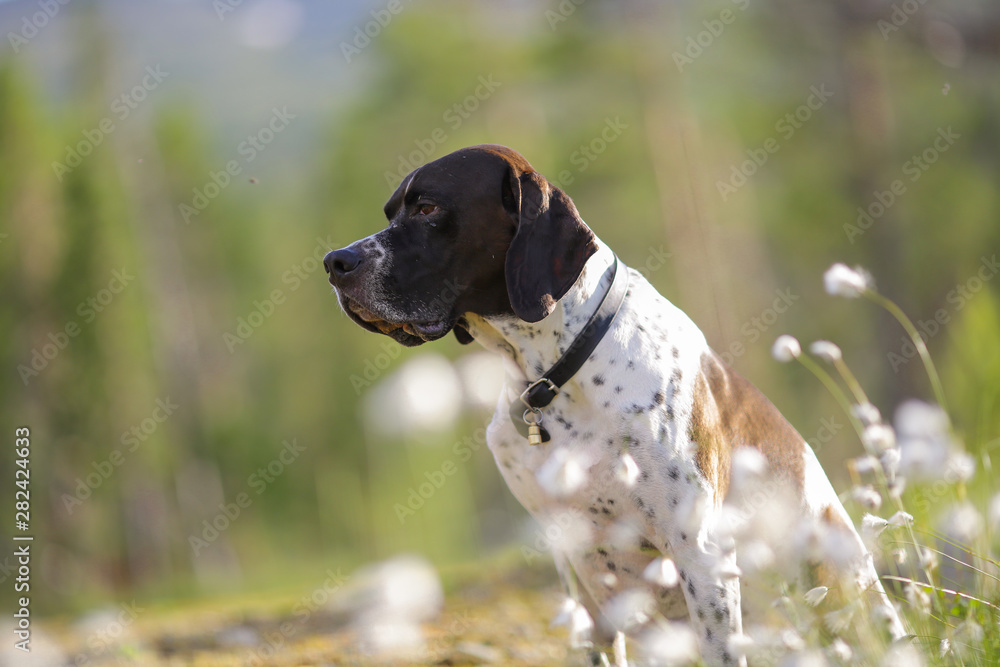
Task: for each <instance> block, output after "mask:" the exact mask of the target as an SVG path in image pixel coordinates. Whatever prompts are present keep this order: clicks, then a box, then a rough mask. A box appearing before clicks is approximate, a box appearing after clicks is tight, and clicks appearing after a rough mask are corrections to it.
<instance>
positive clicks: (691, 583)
mask: <svg viewBox="0 0 1000 667" xmlns="http://www.w3.org/2000/svg"><path fill="white" fill-rule="evenodd" d="M688 593H690V594H691V595H695V592H694V579H692V580H691V581H689V582H688Z"/></svg>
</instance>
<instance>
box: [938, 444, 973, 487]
mask: <svg viewBox="0 0 1000 667" xmlns="http://www.w3.org/2000/svg"><path fill="white" fill-rule="evenodd" d="M974 474H976V460H975V459H974V458H972V457H971V456H970V455H968V454H966V453H965V452H952V454H951V456H949V457H948V463H947V464H946V465H945V470H944V479H945V481H947V482H951V483H955V482H967V481H969V480H970V479H972V476H973V475H974Z"/></svg>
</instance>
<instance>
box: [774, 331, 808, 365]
mask: <svg viewBox="0 0 1000 667" xmlns="http://www.w3.org/2000/svg"><path fill="white" fill-rule="evenodd" d="M800 354H802V346H801V345H799V341H798V340H797V339H796V338H795V337H794V336H789V335H788V334H782V335H780V336H778V338H777V339H776V340H775V341H774V347H772V348H771V356H772V357H774V358H775V359H777V360H778V361H780V362H782V363H786V362H789V361H791V360H792V359H798V357H799V355H800Z"/></svg>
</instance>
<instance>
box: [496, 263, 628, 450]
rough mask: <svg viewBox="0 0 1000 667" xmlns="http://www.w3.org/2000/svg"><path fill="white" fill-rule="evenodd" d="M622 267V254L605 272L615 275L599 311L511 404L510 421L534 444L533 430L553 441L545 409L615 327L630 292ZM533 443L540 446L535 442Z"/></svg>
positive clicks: (626, 275) (626, 271)
mask: <svg viewBox="0 0 1000 667" xmlns="http://www.w3.org/2000/svg"><path fill="white" fill-rule="evenodd" d="M620 264H621V262H619V261H618V255H615V261H614V263H612V264H611V266H610V267H608V269H607V270H606V271H605V275H607V274H608V273H610V274H611V284H610V285H609V286H608V291H607V292H605V293H604V296H603V297H601V302H600V303H599V304H598V305H597V310H596V311H594V314H593V315H591V316H590V320H588V321H587V324H586V326H584V327H583V330H582V331H581V332H580V334H579V335H578V336H577V337H576V339H575V340H574V341H573V342H572V343H571V344H570V346H569V347H568V348H566V351H565V352H563V355H562V356H561V357H559V361H557V362H556V363H555V364H553V365H552V367H551V368H549V370H548V371H547V372H546V373H544V374H543V375H542V377H540V378H539V379H537V380H535V381H534V382H530V383H528V384H527V387H526V388H525V389H524V391H523V392H521V396H520V397H519V398H518V399H517V400H514V401H512V402H511V406H510V419H511V421H512V422H513V423H514V426H515V427H516V428H517V430H518V432H519V433H520V434H521V435H523V436H524V437H525V438H529V441H531V438H530V437H529V436H530V434H531V430H532V427H537V431H538V434H540V436H541V442H548V441H549V440H550V439H551V437H550V436H549V432H548V431H547V430H545V428H544V427H542V425H541V424H542V410H541V409H542V408H544V407H546V406H547V405H548V404H549V403H551V402H552V401H553V400H554V399H555V397H556V396H557V395H558V394H559V389H560V388H561V387H562V386H563V385H564V384H566V383H567V382H569V380H570V378H572V377H573V376H574V375H576V373H577V371H579V370H580V368H581V367H582V366H583V365H584V364H585V363H586V362H587V359H589V358H590V355H591V354H592V353H593V352H594V350H595V349H596V348H597V345H598V344H599V343H600V342H601V340H602V339H603V338H604V334H606V333H607V332H608V330H609V329H611V324H612V323H613V322H614V320H615V316H617V315H618V311H619V309H620V308H621V306H622V303H623V302H624V301H625V293H626V292H628V284H629V278H628V269H627V268H625V269H623V270H619V266H620ZM533 444H537V443H536V442H534V441H533Z"/></svg>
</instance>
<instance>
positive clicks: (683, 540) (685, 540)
mask: <svg viewBox="0 0 1000 667" xmlns="http://www.w3.org/2000/svg"><path fill="white" fill-rule="evenodd" d="M687 539H688V534H687V533H683V532H682V533H681V542H687Z"/></svg>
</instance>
